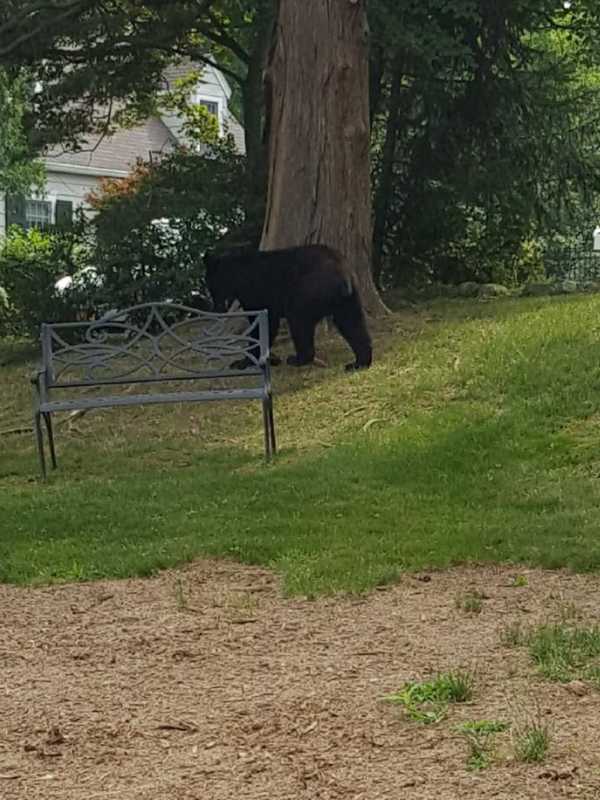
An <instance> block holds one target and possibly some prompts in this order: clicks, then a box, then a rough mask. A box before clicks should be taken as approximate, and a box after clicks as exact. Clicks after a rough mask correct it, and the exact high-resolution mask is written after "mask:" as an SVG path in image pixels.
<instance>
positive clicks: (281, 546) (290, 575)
mask: <svg viewBox="0 0 600 800" xmlns="http://www.w3.org/2000/svg"><path fill="white" fill-rule="evenodd" d="M375 345H376V346H375V355H376V365H375V366H374V368H373V369H372V370H370V371H368V372H363V373H359V374H356V375H350V376H348V375H346V374H344V373H343V371H342V364H343V363H344V360H345V359H346V353H345V352H344V344H343V342H341V341H340V340H339V339H338V338H335V339H332V341H331V343H330V344H328V345H327V346H326V347H325V346H324V345H323V342H321V345H320V353H321V354H326V356H327V358H328V360H329V363H330V366H329V367H327V368H325V369H319V368H313V369H309V370H300V371H295V370H293V369H292V368H288V367H283V368H279V369H278V370H276V371H275V389H276V392H277V397H276V407H275V411H276V424H277V429H278V437H279V443H280V455H279V456H278V458H277V460H276V462H275V463H274V464H273V465H271V466H266V465H265V464H264V463H263V461H262V449H261V448H262V441H261V437H262V431H261V421H260V410H259V408H258V407H257V406H256V405H250V404H247V405H240V406H235V405H233V404H231V403H226V404H223V405H222V406H220V407H213V406H212V405H211V407H209V408H207V407H206V406H189V405H188V406H181V407H177V408H174V407H157V408H151V407H146V408H137V409H136V408H134V409H122V410H112V411H105V412H93V413H89V414H87V415H85V416H84V417H82V418H79V419H76V420H75V421H74V422H73V423H72V424H66V425H64V426H62V427H60V428H59V430H58V431H57V445H58V454H59V464H60V469H59V471H58V472H57V473H56V474H55V475H53V476H52V478H51V480H50V481H49V482H48V484H47V485H43V484H41V483H40V482H39V481H38V479H37V463H36V455H35V451H34V447H33V437H32V435H31V434H26V435H22V434H18V433H15V434H10V435H6V434H3V432H4V431H6V430H7V429H12V428H18V427H24V426H27V425H29V424H30V423H29V419H30V386H29V383H28V380H27V378H28V375H29V372H30V369H31V363H32V361H31V359H32V352H31V349H30V348H26V347H23V346H19V345H14V344H13V345H9V344H5V345H2V346H0V365H2V366H0V396H1V397H2V402H1V404H0V509H1V513H0V580H1V581H5V582H14V583H20V584H29V583H39V582H51V581H64V580H90V579H95V578H100V577H112V576H114V577H125V576H130V575H147V574H150V573H153V572H154V571H156V570H158V569H161V568H164V567H169V566H173V565H176V564H178V563H182V562H185V561H188V560H191V559H193V558H195V557H198V556H202V555H209V556H225V557H233V558H236V559H239V560H240V561H243V562H246V563H250V564H262V565H269V566H272V567H273V568H274V569H275V570H277V571H279V572H280V574H281V575H282V577H283V579H284V585H285V589H286V591H287V592H289V593H297V594H304V595H308V596H315V595H317V594H320V593H331V592H336V591H353V592H359V591H364V590H368V589H370V588H372V587H373V586H375V585H377V584H383V583H387V582H391V581H394V580H396V579H397V577H398V576H399V575H400V574H401V573H402V571H404V570H419V569H424V568H436V567H439V568H442V567H446V566H448V565H451V564H457V563H461V562H469V561H476V562H483V561H496V562H507V563H512V564H515V565H516V564H528V565H541V566H544V567H563V566H564V567H570V568H573V569H577V570H590V569H597V568H598V567H599V566H600V539H598V536H597V531H598V528H599V526H600V482H599V481H598V476H599V475H600V457H599V455H598V453H599V452H600V448H599V445H600V391H599V389H600V298H598V297H592V296H586V297H575V298H567V299H562V298H549V299H531V300H529V299H528V300H519V299H506V300H502V301H498V302H494V303H480V302H477V303H472V302H440V303H434V304H432V305H431V306H430V307H427V308H423V309H421V310H420V311H418V312H415V313H402V314H398V315H393V316H392V317H390V318H389V319H387V320H386V321H385V322H384V323H383V324H381V325H380V326H379V327H378V329H377V330H376V342H375ZM278 349H279V350H281V351H285V349H286V347H285V346H283V347H280V348H278Z"/></svg>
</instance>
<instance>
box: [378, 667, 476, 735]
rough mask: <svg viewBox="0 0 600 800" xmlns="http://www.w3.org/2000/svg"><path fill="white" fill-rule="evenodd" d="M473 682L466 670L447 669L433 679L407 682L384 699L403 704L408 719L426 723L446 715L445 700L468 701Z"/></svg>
mask: <svg viewBox="0 0 600 800" xmlns="http://www.w3.org/2000/svg"><path fill="white" fill-rule="evenodd" d="M474 683H475V681H474V678H473V675H472V674H471V673H470V672H467V671H462V670H458V671H456V672H447V673H443V674H440V675H438V676H437V677H436V678H435V679H434V680H433V681H428V682H423V683H416V682H408V683H406V684H405V685H404V686H403V687H402V689H400V691H399V692H395V693H393V694H389V695H386V696H385V697H384V700H386V701H387V702H388V703H395V704H399V705H402V706H404V709H405V711H406V713H407V714H408V716H409V717H410V718H411V719H413V720H415V721H417V722H423V723H425V724H430V723H434V722H439V721H440V720H442V719H443V718H444V717H445V716H446V713H447V710H448V705H449V703H466V702H468V701H469V700H470V699H471V698H472V697H473V688H474Z"/></svg>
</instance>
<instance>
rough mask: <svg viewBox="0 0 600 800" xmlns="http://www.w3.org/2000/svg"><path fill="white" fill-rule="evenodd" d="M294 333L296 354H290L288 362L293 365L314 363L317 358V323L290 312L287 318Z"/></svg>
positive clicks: (300, 365)
mask: <svg viewBox="0 0 600 800" xmlns="http://www.w3.org/2000/svg"><path fill="white" fill-rule="evenodd" d="M287 321H288V325H289V327H290V333H291V334H292V340H293V342H294V347H295V348H296V355H295V356H289V357H288V360H287V363H288V364H290V365H291V366H293V367H302V366H304V365H305V364H312V362H313V361H314V358H315V328H316V326H317V323H316V322H315V321H314V320H312V319H306V318H304V317H302V316H301V315H300V314H290V315H289V316H288V318H287Z"/></svg>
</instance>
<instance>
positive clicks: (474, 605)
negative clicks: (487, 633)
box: [455, 589, 486, 614]
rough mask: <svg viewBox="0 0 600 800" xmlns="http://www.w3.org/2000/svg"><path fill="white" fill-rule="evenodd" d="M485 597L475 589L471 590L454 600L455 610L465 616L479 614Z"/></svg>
mask: <svg viewBox="0 0 600 800" xmlns="http://www.w3.org/2000/svg"><path fill="white" fill-rule="evenodd" d="M485 599H486V597H485V595H484V594H483V593H482V592H480V591H478V590H477V589H471V590H469V591H468V592H465V593H464V594H461V595H459V596H458V597H457V598H456V602H455V605H456V608H458V609H459V610H460V611H464V612H465V613H466V614H481V611H482V609H483V601H484V600H485Z"/></svg>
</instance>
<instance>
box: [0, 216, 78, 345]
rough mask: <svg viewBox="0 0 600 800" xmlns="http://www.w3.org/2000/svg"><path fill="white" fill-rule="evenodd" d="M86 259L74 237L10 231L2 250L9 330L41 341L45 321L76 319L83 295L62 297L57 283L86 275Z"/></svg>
mask: <svg viewBox="0 0 600 800" xmlns="http://www.w3.org/2000/svg"><path fill="white" fill-rule="evenodd" d="M87 258H88V253H87V250H86V248H85V246H84V245H83V244H82V242H81V240H80V238H79V237H78V235H77V234H75V233H72V232H67V233H65V232H58V231H57V232H51V231H40V230H37V229H36V228H32V229H31V230H28V231H23V230H22V229H21V228H18V227H14V228H11V230H10V231H9V232H8V235H7V237H6V239H5V240H4V242H2V246H1V249H0V286H2V287H3V288H4V290H5V293H6V296H7V303H6V306H5V311H4V328H5V331H6V332H11V333H13V334H17V333H22V334H27V335H30V336H32V337H36V336H38V335H39V326H40V323H41V322H44V321H53V322H65V321H71V320H73V319H74V318H75V317H76V315H77V313H78V311H79V310H80V308H81V304H82V303H84V294H82V293H81V292H75V291H74V292H71V293H69V294H68V295H65V294H62V293H61V292H59V291H58V290H57V289H56V287H55V283H56V280H57V279H58V278H59V277H61V276H62V275H63V274H67V275H74V274H76V273H79V272H81V270H82V269H83V268H84V267H85V266H86V265H87ZM0 313H1V312H0ZM1 319H2V317H1V316H0V320H1Z"/></svg>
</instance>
